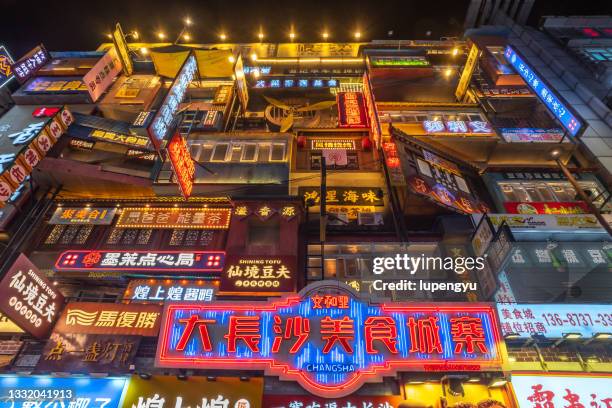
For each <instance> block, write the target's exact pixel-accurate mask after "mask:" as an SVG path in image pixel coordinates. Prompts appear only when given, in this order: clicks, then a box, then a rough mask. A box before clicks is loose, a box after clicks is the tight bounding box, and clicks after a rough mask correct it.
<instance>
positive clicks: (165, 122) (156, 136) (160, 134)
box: [148, 53, 198, 149]
mask: <svg viewBox="0 0 612 408" xmlns="http://www.w3.org/2000/svg"><path fill="white" fill-rule="evenodd" d="M197 71H198V64H197V61H196V57H195V55H193V54H192V53H190V54H189V56H188V57H187V59H186V60H185V62H184V63H183V66H182V67H181V69H180V70H179V72H178V74H176V78H174V82H172V85H171V86H170V89H169V90H168V94H166V97H165V98H164V101H163V102H162V104H161V105H160V106H159V109H158V110H157V113H156V114H155V117H154V118H153V121H152V122H151V126H150V127H149V129H148V131H149V137H150V138H151V142H152V143H153V145H154V146H155V147H156V148H157V149H159V148H160V147H162V146H161V145H162V142H163V141H164V139H165V138H166V136H167V135H168V133H169V132H170V128H171V127H172V124H173V123H174V119H175V116H176V112H177V111H178V110H179V105H180V103H181V102H182V101H183V98H184V97H185V94H186V93H187V88H188V87H189V84H190V83H191V81H193V80H194V79H195V78H196V75H197Z"/></svg>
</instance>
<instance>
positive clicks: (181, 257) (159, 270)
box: [55, 250, 225, 274]
mask: <svg viewBox="0 0 612 408" xmlns="http://www.w3.org/2000/svg"><path fill="white" fill-rule="evenodd" d="M224 263H225V252H222V251H151V252H148V251H96V250H91V251H88V250H83V251H78V250H77V251H65V252H63V253H62V254H61V255H60V256H59V258H58V259H57V262H55V270H56V271H58V272H70V271H97V272H104V271H119V272H142V273H151V274H163V273H169V274H177V273H178V272H185V273H197V274H200V273H207V272H221V271H222V270H223V265H224Z"/></svg>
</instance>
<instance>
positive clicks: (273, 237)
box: [247, 218, 280, 249]
mask: <svg viewBox="0 0 612 408" xmlns="http://www.w3.org/2000/svg"><path fill="white" fill-rule="evenodd" d="M247 244H248V245H249V247H251V248H253V247H255V248H257V247H260V248H261V247H265V248H274V249H277V248H278V247H279V246H280V223H279V222H278V220H266V221H261V220H260V219H255V218H252V219H250V220H249V232H248V236H247Z"/></svg>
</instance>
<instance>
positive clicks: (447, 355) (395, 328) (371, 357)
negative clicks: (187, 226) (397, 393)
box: [156, 282, 503, 398]
mask: <svg viewBox="0 0 612 408" xmlns="http://www.w3.org/2000/svg"><path fill="white" fill-rule="evenodd" d="M502 347H503V343H502V342H501V341H500V333H499V331H498V328H497V320H496V316H495V311H494V308H493V307H492V306H489V305H484V304H474V303H471V304H457V303H455V304H436V305H433V304H415V303H410V304H408V303H406V304H402V303H393V304H383V303H373V302H370V301H368V300H365V299H360V298H358V297H357V295H356V294H355V293H354V292H353V290H352V289H351V288H350V287H349V286H347V285H343V284H339V283H334V285H333V286H330V285H329V284H326V283H325V282H320V283H315V284H313V285H310V286H309V287H306V288H304V289H303V290H302V292H300V294H299V295H296V296H290V297H285V298H282V299H280V300H273V301H269V302H248V303H240V302H221V301H220V302H211V303H207V304H193V303H192V304H189V303H182V304H181V303H174V304H166V307H165V310H164V317H163V321H162V328H161V332H160V340H159V342H158V349H157V356H156V366H157V367H174V368H191V369H196V368H198V369H200V368H201V369H229V370H232V369H240V370H243V369H245V368H246V369H250V370H262V369H263V370H265V371H266V373H267V374H270V375H278V376H280V378H281V379H284V380H287V379H290V380H295V381H297V382H298V383H300V384H301V385H302V386H303V387H304V388H305V389H306V390H307V391H309V392H310V393H312V394H315V395H318V396H322V397H326V398H337V397H341V396H345V395H348V394H350V393H352V392H354V391H355V390H357V389H358V388H359V387H361V385H363V384H364V383H365V382H370V381H380V380H381V379H382V376H384V375H393V373H394V372H396V371H397V370H403V371H406V370H417V371H423V370H426V371H472V370H486V369H498V368H499V367H500V365H501V364H502Z"/></svg>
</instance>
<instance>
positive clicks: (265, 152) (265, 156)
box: [257, 144, 270, 163]
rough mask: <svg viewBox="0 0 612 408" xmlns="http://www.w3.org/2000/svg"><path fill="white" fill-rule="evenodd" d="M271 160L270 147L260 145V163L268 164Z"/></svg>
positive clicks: (258, 159)
mask: <svg viewBox="0 0 612 408" xmlns="http://www.w3.org/2000/svg"><path fill="white" fill-rule="evenodd" d="M269 160H270V145H269V144H260V145H259V154H258V155H257V161H258V162H260V163H267V162H268V161H269Z"/></svg>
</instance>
